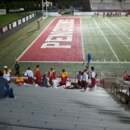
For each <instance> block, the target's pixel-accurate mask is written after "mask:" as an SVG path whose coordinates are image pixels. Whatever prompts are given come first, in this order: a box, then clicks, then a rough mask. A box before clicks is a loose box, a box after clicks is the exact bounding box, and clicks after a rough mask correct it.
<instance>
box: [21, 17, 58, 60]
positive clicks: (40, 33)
mask: <svg viewBox="0 0 130 130" xmlns="http://www.w3.org/2000/svg"><path fill="white" fill-rule="evenodd" d="M55 19H56V18H54V19H53V20H52V21H51V22H50V24H49V25H48V26H47V27H46V28H45V29H44V30H43V31H42V32H41V33H40V34H39V35H38V37H37V38H36V39H35V40H34V41H33V42H32V43H31V44H30V45H29V46H28V47H27V48H26V49H25V51H23V53H22V54H21V55H20V56H19V57H18V60H19V59H20V58H21V57H22V56H23V55H24V53H25V52H26V51H27V50H28V49H29V48H30V47H31V46H32V45H33V44H34V42H35V41H36V40H37V39H38V38H39V37H40V36H41V35H42V33H43V32H44V31H45V30H46V29H47V28H48V27H49V26H50V25H51V23H52V22H53V21H54V20H55Z"/></svg>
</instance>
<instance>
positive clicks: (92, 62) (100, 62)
mask: <svg viewBox="0 0 130 130" xmlns="http://www.w3.org/2000/svg"><path fill="white" fill-rule="evenodd" d="M19 62H21V63H24V62H25V63H27V62H29V63H57V64H58V63H59V64H60V63H65V64H66V63H80V64H81V63H83V62H82V61H19ZM91 64H130V62H127V61H126V62H117V61H115V62H114V61H91Z"/></svg>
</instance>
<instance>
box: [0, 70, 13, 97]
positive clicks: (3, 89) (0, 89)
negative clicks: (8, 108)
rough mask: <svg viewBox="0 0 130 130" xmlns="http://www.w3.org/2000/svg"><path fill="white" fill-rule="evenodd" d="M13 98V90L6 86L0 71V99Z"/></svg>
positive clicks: (6, 82)
mask: <svg viewBox="0 0 130 130" xmlns="http://www.w3.org/2000/svg"><path fill="white" fill-rule="evenodd" d="M7 96H9V98H14V93H13V88H11V87H10V86H9V84H8V81H7V80H6V79H5V78H3V72H2V71H1V70H0V98H5V97H7Z"/></svg>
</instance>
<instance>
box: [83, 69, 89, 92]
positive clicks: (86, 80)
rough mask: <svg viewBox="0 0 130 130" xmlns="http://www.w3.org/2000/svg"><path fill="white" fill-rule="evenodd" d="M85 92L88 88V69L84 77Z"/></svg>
mask: <svg viewBox="0 0 130 130" xmlns="http://www.w3.org/2000/svg"><path fill="white" fill-rule="evenodd" d="M82 81H83V88H84V90H86V89H87V87H88V69H85V70H84V72H83V76H82Z"/></svg>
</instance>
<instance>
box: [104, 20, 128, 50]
mask: <svg viewBox="0 0 130 130" xmlns="http://www.w3.org/2000/svg"><path fill="white" fill-rule="evenodd" d="M104 24H105V25H106V26H107V27H108V28H109V29H110V30H111V31H112V32H113V33H114V34H115V35H116V36H117V38H118V39H119V40H120V41H121V43H122V44H123V45H124V46H125V47H126V49H127V50H128V51H129V52H130V49H129V48H128V46H129V45H126V43H124V41H123V40H122V39H121V38H120V37H119V36H118V35H117V34H116V33H115V32H114V31H113V29H111V27H110V26H109V25H108V24H107V23H105V22H104Z"/></svg>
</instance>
